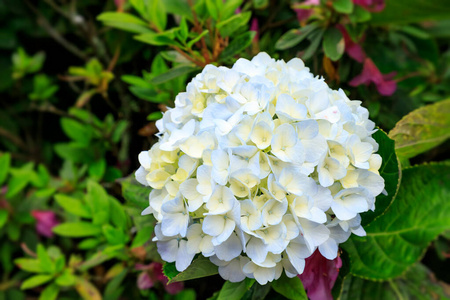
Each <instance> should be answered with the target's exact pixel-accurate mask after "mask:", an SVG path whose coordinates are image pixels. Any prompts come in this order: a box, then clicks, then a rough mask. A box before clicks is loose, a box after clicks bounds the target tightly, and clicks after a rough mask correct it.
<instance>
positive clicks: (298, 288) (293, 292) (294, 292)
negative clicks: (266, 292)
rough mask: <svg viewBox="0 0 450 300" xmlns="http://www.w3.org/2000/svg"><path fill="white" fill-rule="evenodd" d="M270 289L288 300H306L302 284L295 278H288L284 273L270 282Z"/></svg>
mask: <svg viewBox="0 0 450 300" xmlns="http://www.w3.org/2000/svg"><path fill="white" fill-rule="evenodd" d="M272 288H273V289H274V290H275V291H276V292H277V293H278V294H281V295H283V296H284V297H286V298H287V299H290V300H303V299H304V300H308V297H307V296H306V292H305V289H304V288H303V284H302V282H301V280H300V278H298V277H297V276H295V277H293V278H288V277H287V276H286V275H285V274H284V273H283V274H282V275H281V277H280V278H279V279H277V280H275V281H274V282H272Z"/></svg>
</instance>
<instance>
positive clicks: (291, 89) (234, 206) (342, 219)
mask: <svg viewBox="0 0 450 300" xmlns="http://www.w3.org/2000/svg"><path fill="white" fill-rule="evenodd" d="M368 115H369V114H368V111H367V110H366V109H365V108H363V107H362V106H361V101H351V100H349V99H348V98H347V96H346V95H345V93H344V92H343V91H342V90H339V91H335V90H331V89H330V88H329V87H328V86H327V84H326V83H325V82H324V80H323V79H322V78H319V77H314V76H313V74H311V73H310V72H309V68H307V67H305V65H304V63H303V61H302V60H300V59H298V58H294V59H292V60H290V61H289V62H287V63H286V62H284V61H283V60H278V61H276V60H274V59H272V58H270V57H269V55H267V54H266V53H260V54H258V55H257V56H255V57H254V58H253V59H252V60H251V61H248V60H246V59H239V60H238V61H237V62H236V63H235V64H234V66H233V67H232V68H231V69H229V68H226V67H215V66H213V65H208V66H206V67H205V68H204V70H203V71H202V72H201V73H200V74H198V75H197V76H196V77H195V78H194V79H193V80H192V81H191V82H190V83H189V84H188V86H187V91H186V92H184V93H180V94H179V95H178V96H177V97H176V99H175V108H172V109H169V110H168V111H167V112H166V113H165V114H164V117H163V118H162V119H161V120H159V121H158V122H157V124H156V125H157V127H158V129H159V133H158V136H159V142H157V143H156V144H154V145H153V147H152V148H151V149H150V150H149V151H143V152H142V153H140V155H139V162H140V164H141V167H140V169H139V170H138V171H137V172H136V178H137V180H138V181H139V182H140V183H142V184H144V185H148V186H150V187H152V188H153V190H152V191H151V193H150V200H149V203H150V205H149V207H148V208H147V209H145V210H144V212H143V214H153V215H154V216H155V218H156V219H157V220H158V224H157V226H156V230H155V231H156V237H155V239H154V240H155V241H157V246H158V251H159V253H160V254H161V257H162V259H163V260H165V261H168V262H175V263H176V268H177V270H178V271H183V270H184V269H186V268H187V267H188V266H189V264H190V263H191V261H192V259H193V258H194V256H195V255H196V254H198V253H201V254H202V255H203V256H205V257H210V260H211V261H212V262H213V263H214V264H216V265H217V266H218V267H219V273H220V274H221V276H222V277H223V278H224V279H227V280H230V281H232V282H237V281H241V280H243V279H244V278H245V277H250V278H255V279H256V280H257V281H258V282H259V283H260V284H266V283H267V282H270V281H273V280H275V279H277V278H279V277H280V275H281V273H282V271H283V270H284V271H285V272H286V275H287V276H289V277H293V276H296V275H298V274H301V273H302V272H303V269H304V266H305V258H307V257H309V256H310V255H311V254H312V253H313V252H314V251H315V250H316V249H318V251H320V253H321V254H322V255H323V256H324V257H326V258H328V259H334V258H336V256H337V254H338V246H339V244H340V243H343V242H345V241H346V240H347V239H348V238H349V236H350V234H351V233H354V234H357V235H360V236H363V235H365V231H364V229H363V228H362V227H361V225H360V222H361V217H360V215H359V214H360V213H362V212H365V211H368V210H374V209H375V197H376V196H377V195H378V194H380V193H381V192H382V191H383V189H384V180H383V178H382V177H381V176H380V175H379V173H378V169H379V168H380V165H381V157H380V156H379V155H378V154H374V153H375V152H376V151H377V150H378V144H377V143H376V142H375V140H374V139H373V138H372V137H371V135H372V134H373V133H374V132H375V130H374V123H373V122H372V121H370V120H369V119H368Z"/></svg>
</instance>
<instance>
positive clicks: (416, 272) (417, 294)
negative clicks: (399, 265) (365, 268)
mask: <svg viewBox="0 0 450 300" xmlns="http://www.w3.org/2000/svg"><path fill="white" fill-rule="evenodd" d="M432 295H434V297H433V296H432ZM338 299H340V300H379V299H383V300H398V299H411V300H430V299H448V295H446V294H445V290H444V285H443V284H440V283H439V282H438V281H437V280H436V278H435V276H434V274H432V273H431V272H430V271H429V270H428V269H427V268H426V267H425V266H424V265H422V264H420V263H418V264H416V265H414V266H412V267H411V268H410V269H409V270H408V271H407V272H406V273H405V274H403V275H402V276H400V277H398V278H395V279H392V280H389V281H384V282H376V281H371V280H364V279H362V278H359V277H354V276H347V277H346V278H345V280H344V281H343V283H342V290H341V294H340V295H339V298H338Z"/></svg>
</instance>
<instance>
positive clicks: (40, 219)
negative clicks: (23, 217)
mask: <svg viewBox="0 0 450 300" xmlns="http://www.w3.org/2000/svg"><path fill="white" fill-rule="evenodd" d="M31 215H32V216H33V218H35V219H36V231H37V233H38V234H40V235H42V236H45V237H48V238H51V237H53V231H52V228H53V227H55V226H56V225H58V224H59V221H58V220H57V219H56V215H55V213H54V212H52V211H50V210H32V211H31Z"/></svg>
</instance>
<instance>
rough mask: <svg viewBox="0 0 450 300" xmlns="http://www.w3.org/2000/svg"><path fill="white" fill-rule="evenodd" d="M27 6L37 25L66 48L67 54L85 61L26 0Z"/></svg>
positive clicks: (83, 56) (76, 49)
mask: <svg viewBox="0 0 450 300" xmlns="http://www.w3.org/2000/svg"><path fill="white" fill-rule="evenodd" d="M26 3H27V5H28V6H29V7H30V9H31V10H32V11H33V12H34V13H35V14H36V16H37V20H36V22H37V24H38V25H40V26H41V27H42V28H43V29H44V30H45V31H47V33H48V34H49V35H50V36H51V37H52V38H53V39H54V40H55V41H56V42H58V43H59V44H61V45H62V46H63V47H64V48H66V49H67V50H68V51H69V52H71V53H72V54H74V55H75V56H77V57H78V58H80V59H82V60H85V61H86V60H87V56H86V55H85V54H84V53H83V51H81V50H80V49H78V48H77V47H76V46H75V45H74V44H72V43H71V42H69V41H68V40H66V39H65V38H64V37H63V36H62V35H60V34H59V32H58V31H57V30H55V29H54V28H53V27H52V25H51V24H50V23H49V22H48V20H47V19H46V18H45V17H44V15H43V14H41V13H40V12H39V10H37V8H36V7H34V5H33V4H31V3H30V2H29V1H28V0H27V1H26Z"/></svg>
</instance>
